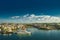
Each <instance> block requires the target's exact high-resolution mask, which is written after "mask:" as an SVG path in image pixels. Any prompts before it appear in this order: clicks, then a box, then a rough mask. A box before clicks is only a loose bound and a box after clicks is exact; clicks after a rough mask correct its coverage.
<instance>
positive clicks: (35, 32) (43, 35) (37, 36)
mask: <svg viewBox="0 0 60 40" xmlns="http://www.w3.org/2000/svg"><path fill="white" fill-rule="evenodd" d="M27 31H28V32H31V35H23V36H21V34H9V35H6V34H0V40H60V30H40V29H37V28H28V29H27Z"/></svg>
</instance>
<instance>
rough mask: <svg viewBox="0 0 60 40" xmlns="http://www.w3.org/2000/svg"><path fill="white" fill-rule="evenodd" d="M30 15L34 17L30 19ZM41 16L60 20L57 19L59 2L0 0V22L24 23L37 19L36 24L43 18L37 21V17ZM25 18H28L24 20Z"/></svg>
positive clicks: (45, 0) (59, 15)
mask: <svg viewBox="0 0 60 40" xmlns="http://www.w3.org/2000/svg"><path fill="white" fill-rule="evenodd" d="M32 14H33V15H32ZM31 15H32V16H34V17H33V18H32V19H31V17H32V16H31ZM43 15H45V16H47V15H48V16H53V18H54V17H58V18H54V20H55V21H56V20H58V19H60V18H59V17H60V1H59V0H0V22H7V21H8V20H9V21H8V22H20V21H21V22H22V21H24V20H25V22H29V21H28V20H30V21H32V22H36V20H37V19H38V21H37V22H39V20H40V21H41V20H43V18H42V19H41V18H40V19H39V17H37V16H43ZM27 16H29V17H28V18H26V17H27ZM45 16H44V17H45ZM36 17H37V18H36ZM29 18H30V19H29ZM49 18H50V17H49ZM49 18H48V19H49ZM17 20H18V21H17ZM44 20H45V19H44ZM46 20H47V19H46ZM51 20H52V18H51ZM58 21H59V20H58Z"/></svg>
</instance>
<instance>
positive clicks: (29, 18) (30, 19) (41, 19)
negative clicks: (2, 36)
mask: <svg viewBox="0 0 60 40" xmlns="http://www.w3.org/2000/svg"><path fill="white" fill-rule="evenodd" d="M11 18H12V19H9V21H8V20H7V19H6V20H0V21H1V22H2V21H3V22H17V23H36V22H37V23H53V22H55V23H56V22H60V17H55V16H49V15H38V16H36V15H35V14H31V15H29V14H26V15H24V16H13V17H11Z"/></svg>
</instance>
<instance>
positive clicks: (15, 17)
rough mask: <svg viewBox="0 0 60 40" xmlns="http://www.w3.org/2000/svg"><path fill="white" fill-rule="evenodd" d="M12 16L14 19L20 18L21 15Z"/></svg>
mask: <svg viewBox="0 0 60 40" xmlns="http://www.w3.org/2000/svg"><path fill="white" fill-rule="evenodd" d="M11 18H12V19H18V18H20V16H12V17H11Z"/></svg>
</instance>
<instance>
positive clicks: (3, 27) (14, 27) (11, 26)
mask: <svg viewBox="0 0 60 40" xmlns="http://www.w3.org/2000/svg"><path fill="white" fill-rule="evenodd" d="M22 26H23V28H22ZM31 27H34V28H37V29H39V30H60V23H30V24H21V23H1V24H0V33H1V34H4V33H5V34H9V33H16V32H17V31H18V30H19V29H20V30H26V29H27V28H31Z"/></svg>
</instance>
